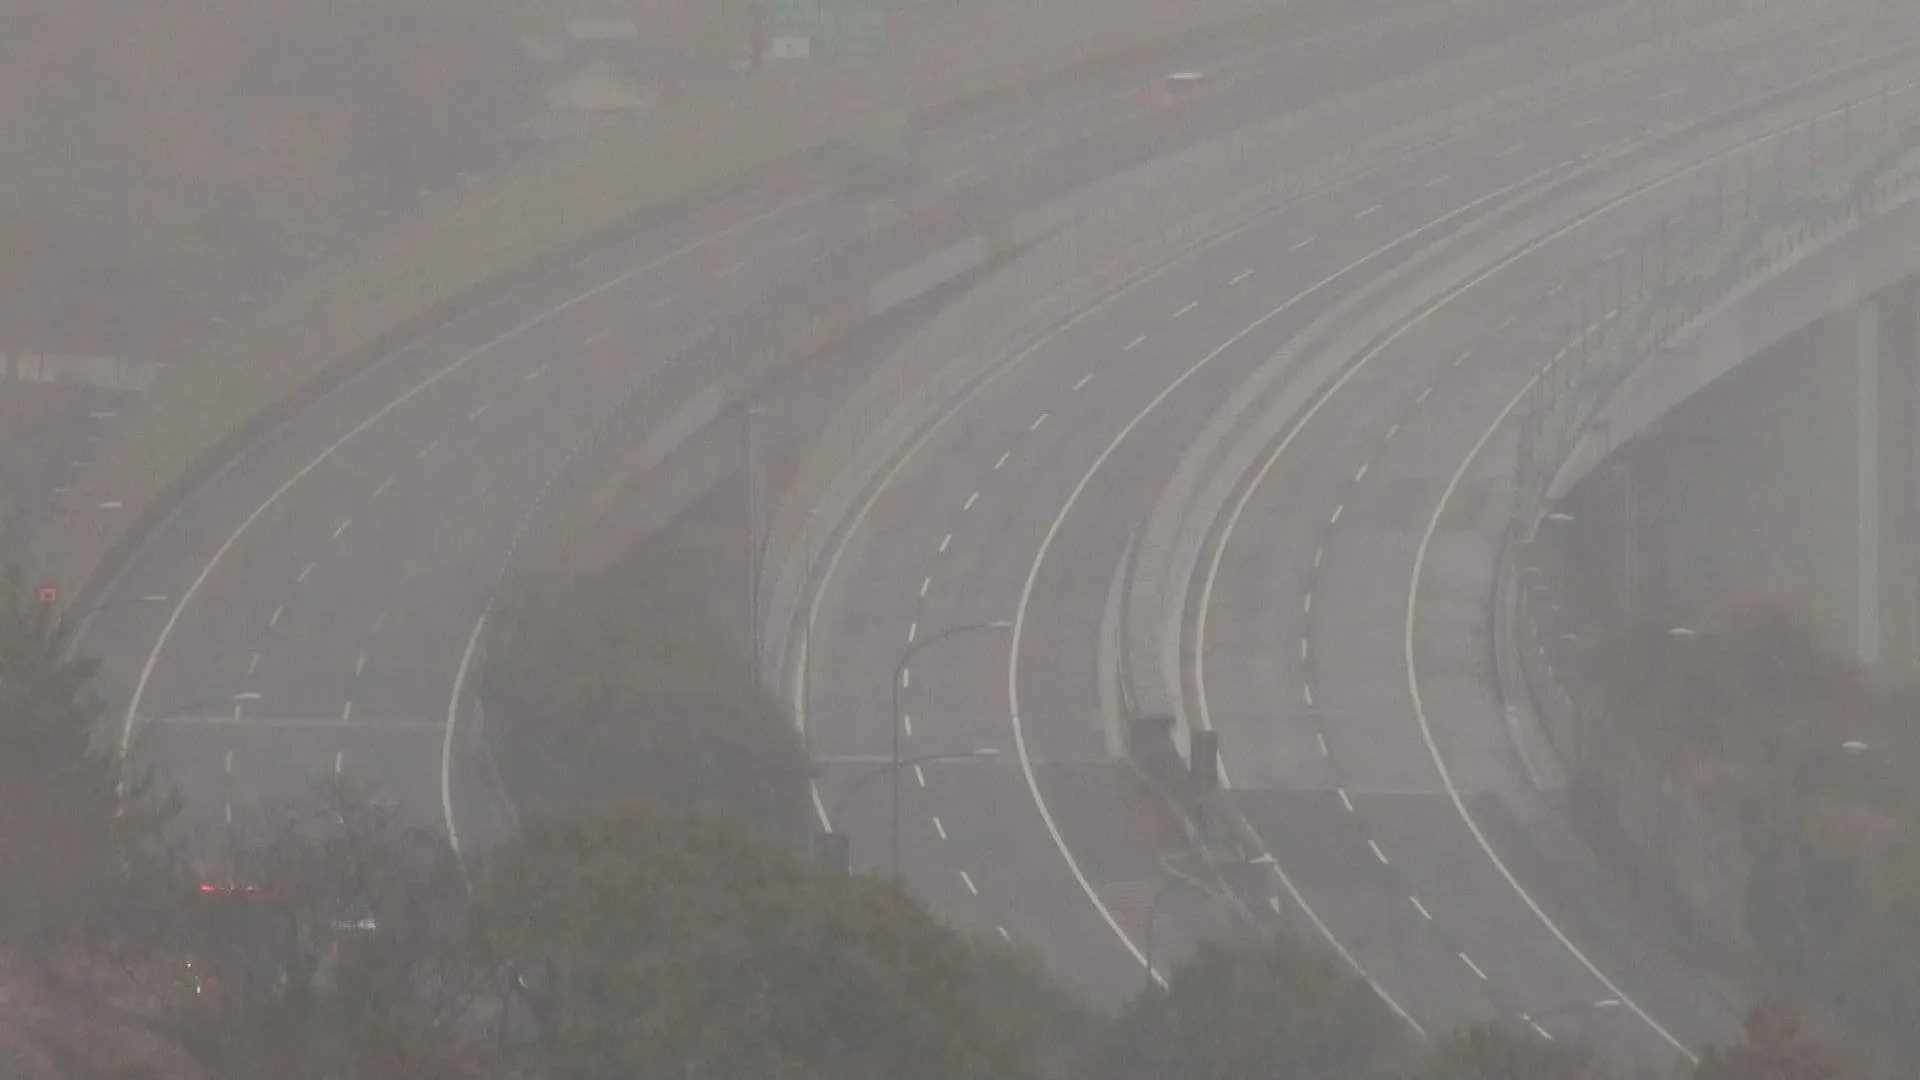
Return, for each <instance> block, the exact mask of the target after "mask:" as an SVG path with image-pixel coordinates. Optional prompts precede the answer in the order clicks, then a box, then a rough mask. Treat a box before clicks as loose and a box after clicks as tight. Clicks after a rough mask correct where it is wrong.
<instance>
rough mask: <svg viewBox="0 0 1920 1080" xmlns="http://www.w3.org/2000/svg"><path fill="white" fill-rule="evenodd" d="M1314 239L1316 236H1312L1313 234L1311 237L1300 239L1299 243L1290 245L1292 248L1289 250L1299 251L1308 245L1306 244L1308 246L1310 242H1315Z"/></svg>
mask: <svg viewBox="0 0 1920 1080" xmlns="http://www.w3.org/2000/svg"><path fill="white" fill-rule="evenodd" d="M1313 241H1314V238H1313V237H1311V236H1309V237H1307V238H1306V239H1305V240H1302V241H1300V242H1299V243H1297V244H1295V245H1293V246H1292V247H1290V248H1288V249H1287V250H1288V251H1299V250H1300V249H1301V248H1304V247H1306V246H1307V245H1308V244H1311V243H1313Z"/></svg>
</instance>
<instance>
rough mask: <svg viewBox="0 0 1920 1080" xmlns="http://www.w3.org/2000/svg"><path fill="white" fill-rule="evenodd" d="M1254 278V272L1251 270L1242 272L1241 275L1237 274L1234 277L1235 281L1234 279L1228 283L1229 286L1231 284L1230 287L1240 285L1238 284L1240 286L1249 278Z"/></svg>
mask: <svg viewBox="0 0 1920 1080" xmlns="http://www.w3.org/2000/svg"><path fill="white" fill-rule="evenodd" d="M1252 276H1253V271H1251V270H1242V271H1240V272H1239V273H1237V274H1235V275H1233V279H1232V280H1231V281H1228V282H1227V284H1229V285H1238V284H1240V283H1241V282H1243V281H1245V280H1247V279H1248V278H1250V277H1252Z"/></svg>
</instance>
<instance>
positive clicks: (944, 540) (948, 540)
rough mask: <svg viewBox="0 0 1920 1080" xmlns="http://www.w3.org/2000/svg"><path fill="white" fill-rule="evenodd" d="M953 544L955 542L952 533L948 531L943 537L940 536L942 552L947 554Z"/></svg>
mask: <svg viewBox="0 0 1920 1080" xmlns="http://www.w3.org/2000/svg"><path fill="white" fill-rule="evenodd" d="M952 544H953V534H952V533H948V534H947V535H945V536H943V537H941V538H940V554H942V555H945V554H946V553H947V548H948V547H950V546H952Z"/></svg>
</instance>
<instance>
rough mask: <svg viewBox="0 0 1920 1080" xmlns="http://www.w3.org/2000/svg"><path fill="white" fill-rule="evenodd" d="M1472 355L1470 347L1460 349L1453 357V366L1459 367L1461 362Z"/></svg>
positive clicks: (1464, 361)
mask: <svg viewBox="0 0 1920 1080" xmlns="http://www.w3.org/2000/svg"><path fill="white" fill-rule="evenodd" d="M1472 355H1473V350H1472V349H1461V350H1460V355H1458V356H1456V357H1454V358H1453V366H1454V367H1459V366H1460V365H1461V364H1464V363H1466V362H1467V359H1468V358H1469V357H1471V356H1472Z"/></svg>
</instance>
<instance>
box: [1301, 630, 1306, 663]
mask: <svg viewBox="0 0 1920 1080" xmlns="http://www.w3.org/2000/svg"><path fill="white" fill-rule="evenodd" d="M1306 658H1307V639H1306V635H1304V634H1303V635H1301V637H1300V659H1302V660H1305V659H1306Z"/></svg>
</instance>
